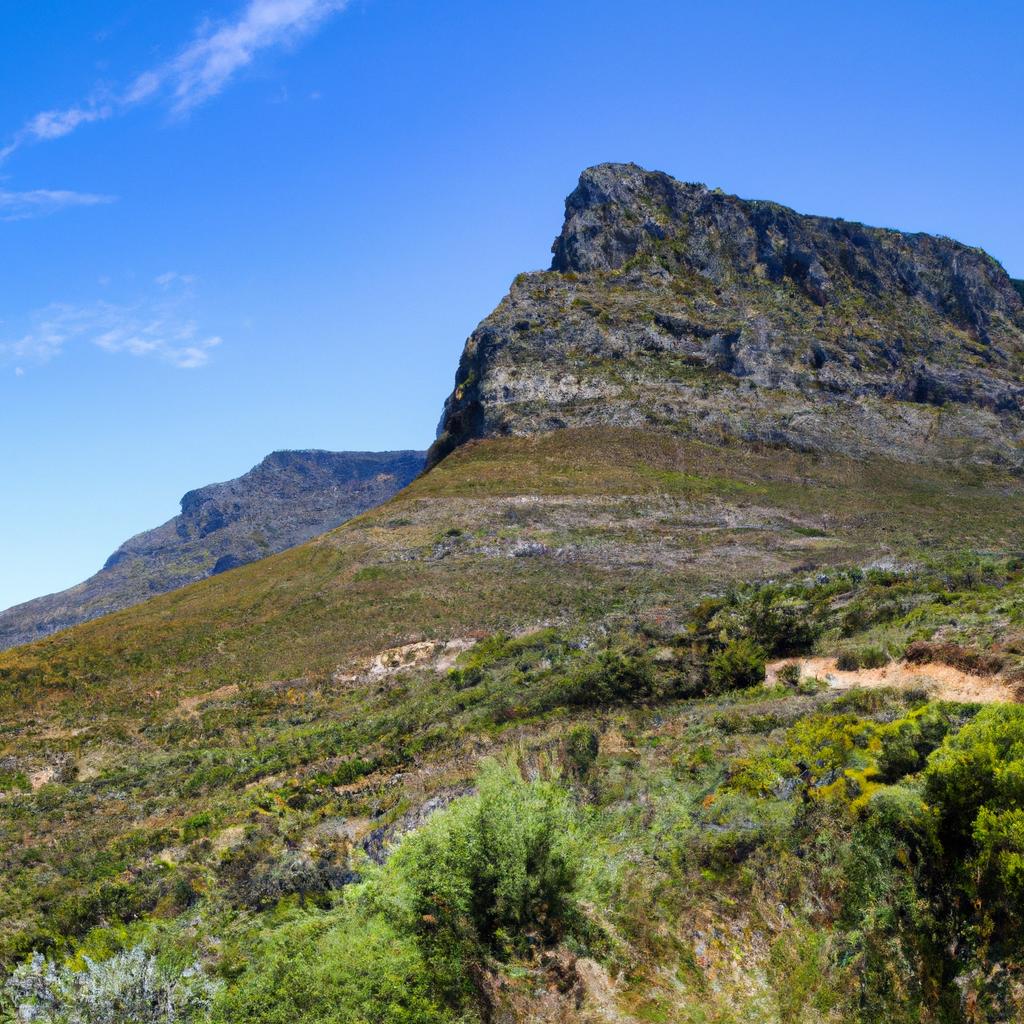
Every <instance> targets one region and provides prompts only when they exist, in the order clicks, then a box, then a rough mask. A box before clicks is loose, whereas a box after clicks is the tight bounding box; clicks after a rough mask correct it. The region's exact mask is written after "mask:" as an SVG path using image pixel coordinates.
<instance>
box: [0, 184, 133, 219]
mask: <svg viewBox="0 0 1024 1024" xmlns="http://www.w3.org/2000/svg"><path fill="white" fill-rule="evenodd" d="M115 200H116V197H115V196H104V195H97V194H96V193H94V192H70V191H67V190H65V189H50V188H36V189H32V190H30V191H28V192H8V191H6V190H4V189H0V220H25V219H26V218H28V217H43V216H45V215H46V214H48V213H56V212H57V211H58V210H66V209H68V207H72V206H101V205H104V204H106V203H113V202H115Z"/></svg>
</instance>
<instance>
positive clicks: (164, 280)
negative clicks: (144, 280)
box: [153, 270, 196, 288]
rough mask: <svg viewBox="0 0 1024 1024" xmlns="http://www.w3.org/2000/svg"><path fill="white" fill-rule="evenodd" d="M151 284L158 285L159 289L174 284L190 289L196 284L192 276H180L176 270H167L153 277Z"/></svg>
mask: <svg viewBox="0 0 1024 1024" xmlns="http://www.w3.org/2000/svg"><path fill="white" fill-rule="evenodd" d="M153 283H154V284H158V285H160V287H161V288H170V287H171V286H172V285H176V284H178V285H182V286H183V287H185V288H191V287H192V285H194V284H195V283H196V278H195V275H194V274H180V273H178V271H177V270H168V271H167V272H166V273H164V274H158V275H157V276H156V277H154V278H153Z"/></svg>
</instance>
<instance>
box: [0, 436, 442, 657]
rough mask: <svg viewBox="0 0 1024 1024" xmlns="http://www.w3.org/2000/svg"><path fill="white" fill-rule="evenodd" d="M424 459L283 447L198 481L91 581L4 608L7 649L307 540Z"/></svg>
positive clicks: (377, 499)
mask: <svg viewBox="0 0 1024 1024" xmlns="http://www.w3.org/2000/svg"><path fill="white" fill-rule="evenodd" d="M422 468H423V455H422V453H420V452H411V451H405V452H325V451H282V452H274V453H273V454H271V455H268V456H267V457H266V458H265V459H264V460H263V461H262V462H261V463H260V464H259V465H257V466H255V467H254V468H253V469H251V470H249V472H248V473H246V474H245V475H244V476H240V477H238V478H237V479H235V480H229V481H227V482H226V483H219V484H210V485H208V486H206V487H201V488H199V489H198V490H194V491H189V492H188V494H186V495H185V496H184V497H183V498H182V499H181V514H180V515H178V516H175V517H174V518H173V519H171V520H169V521H168V522H166V523H164V524H163V526H159V527H157V528H156V529H155V530H148V531H146V532H145V533H140V534H138V536H135V537H132V538H131V540H128V541H126V542H125V543H124V544H122V545H121V547H119V548H118V549H117V551H115V552H114V553H113V554H112V555H111V556H110V558H108V559H107V561H106V564H105V565H104V566H103V568H102V569H101V570H100V571H99V572H98V573H96V574H95V575H94V576H91V577H90V578H89V579H87V580H86V581H85V582H83V583H79V584H78V585H76V586H74V587H71V588H70V589H68V590H65V591H62V592H61V593H58V594H50V595H49V596H47V597H40V598H36V599H35V600H32V601H28V602H26V603H25V604H21V605H17V606H16V607H14V608H9V609H7V610H6V611H4V612H0V649H2V648H5V647H13V646H15V645H17V644H22V643H28V642H29V641H31V640H36V639H38V638H39V637H42V636H46V635H47V634H49V633H53V632H55V631H57V630H60V629H66V628H67V627H68V626H73V625H76V624H77V623H79V622H86V621H88V620H89V619H94V618H96V617H97V616H100V615H106V614H107V613H108V612H112V611H117V610H118V609H120V608H127V607H128V606H130V605H133V604H138V603H139V602H140V601H145V600H147V599H148V598H150V597H152V596H154V595H155V594H162V593H166V592H167V591H168V590H175V589H177V588H178V587H183V586H185V585H186V584H188V583H194V582H195V581H196V580H200V579H204V578H206V577H207V576H213V575H216V574H218V573H221V572H224V571H226V570H228V569H233V568H236V567H237V566H239V565H244V564H245V563H246V562H252V561H254V560H255V559H257V558H265V557H266V556H267V555H270V554H273V553H275V552H278V551H283V550H284V549H285V548H290V547H294V545H296V544H301V543H303V542H304V541H307V540H309V539H310V538H312V537H315V536H316V535H317V534H320V533H323V532H325V531H326V530H331V529H333V528H334V527H336V526H338V525H339V524H340V523H343V522H344V521H345V520H346V519H351V518H352V516H355V515H358V514H359V513H360V512H364V511H366V509H368V508H372V507H373V506H374V505H379V504H380V503H381V502H382V501H385V500H386V499H388V498H390V497H391V495H393V494H395V493H396V492H397V491H399V490H401V489H402V488H403V487H405V486H406V485H407V484H408V483H409V482H410V481H412V480H413V479H415V477H416V476H417V475H418V474H419V473H420V471H421V470H422Z"/></svg>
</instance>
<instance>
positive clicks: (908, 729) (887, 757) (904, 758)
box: [878, 704, 950, 782]
mask: <svg viewBox="0 0 1024 1024" xmlns="http://www.w3.org/2000/svg"><path fill="white" fill-rule="evenodd" d="M949 728H950V720H949V715H948V713H947V712H946V711H944V709H943V708H942V707H940V706H939V705H936V704H926V705H925V706H924V707H921V708H918V709H916V710H914V711H911V712H910V713H909V714H908V715H907V716H906V717H905V718H900V719H898V720H897V721H895V722H892V723H891V724H889V725H887V726H883V727H882V728H881V729H880V730H879V733H878V735H879V740H880V741H881V744H882V749H881V752H880V753H879V755H878V772H879V775H880V777H881V778H882V779H883V781H885V782H898V781H899V780H900V779H902V778H903V777H904V776H905V775H910V774H913V773H915V772H917V771H919V770H920V769H921V768H922V767H923V766H924V761H925V758H926V757H927V756H928V754H930V753H931V752H932V751H933V750H934V749H935V748H936V747H937V746H938V745H939V744H940V743H941V742H942V740H943V738H944V737H945V735H946V733H947V732H948V731H949Z"/></svg>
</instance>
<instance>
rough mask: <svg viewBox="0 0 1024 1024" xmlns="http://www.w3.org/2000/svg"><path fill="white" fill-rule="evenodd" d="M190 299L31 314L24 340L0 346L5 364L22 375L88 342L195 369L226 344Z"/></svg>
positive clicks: (65, 308) (61, 306) (55, 306)
mask: <svg viewBox="0 0 1024 1024" xmlns="http://www.w3.org/2000/svg"><path fill="white" fill-rule="evenodd" d="M186 300H187V295H186V294H184V293H183V294H182V295H180V296H173V297H170V298H167V297H164V296H161V298H160V299H159V300H157V301H154V300H152V299H150V300H143V301H140V302H136V303H134V304H132V305H119V304H116V303H112V302H103V301H100V302H94V303H92V304H90V305H84V306H76V305H70V304H64V303H55V304H53V305H50V306H47V307H46V308H45V309H42V310H38V311H37V312H35V313H34V314H32V315H31V316H30V317H29V326H28V329H27V330H26V331H25V333H24V334H22V335H21V336H20V337H16V338H13V339H11V340H9V341H0V359H2V360H3V361H4V362H6V363H14V364H17V369H19V370H20V369H23V367H24V366H26V365H28V364H35V365H42V364H45V363H48V362H50V361H51V360H53V359H56V358H57V357H58V356H59V355H61V353H62V352H64V350H65V349H66V348H67V347H68V346H69V345H72V344H79V343H86V344H91V345H94V346H96V347H97V348H100V349H102V350H103V351H104V352H108V353H111V354H125V355H130V356H135V357H140V358H141V357H150V358H154V359H159V360H160V361H161V362H165V363H168V364H170V365H171V366H175V367H177V368H178V369H182V370H194V369H197V368H198V367H200V366H204V365H205V364H206V363H207V362H208V361H209V359H210V354H211V351H212V350H213V349H214V348H216V347H217V346H218V345H220V344H221V339H220V338H219V337H218V336H216V335H210V334H207V333H204V332H202V331H200V330H199V327H198V325H197V323H196V321H195V320H194V319H193V318H192V317H190V316H189V315H188V310H187V309H186V308H185V307H186ZM15 372H17V370H16V371H15Z"/></svg>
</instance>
